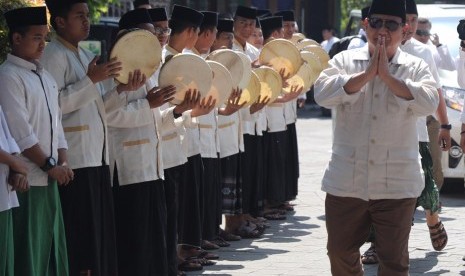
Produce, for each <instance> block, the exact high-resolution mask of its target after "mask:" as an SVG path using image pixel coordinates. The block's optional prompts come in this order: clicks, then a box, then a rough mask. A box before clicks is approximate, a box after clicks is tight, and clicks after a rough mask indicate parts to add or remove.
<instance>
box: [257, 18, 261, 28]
mask: <svg viewBox="0 0 465 276" xmlns="http://www.w3.org/2000/svg"><path fill="white" fill-rule="evenodd" d="M261 27H262V25H260V19H259V18H258V17H257V18H256V19H255V28H261Z"/></svg>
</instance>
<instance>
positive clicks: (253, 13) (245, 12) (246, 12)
mask: <svg viewBox="0 0 465 276" xmlns="http://www.w3.org/2000/svg"><path fill="white" fill-rule="evenodd" d="M234 16H240V17H244V18H247V19H255V18H257V9H255V8H249V7H245V6H237V9H236V14H235V15H234Z"/></svg>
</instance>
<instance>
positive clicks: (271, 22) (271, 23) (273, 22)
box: [260, 16, 283, 33]
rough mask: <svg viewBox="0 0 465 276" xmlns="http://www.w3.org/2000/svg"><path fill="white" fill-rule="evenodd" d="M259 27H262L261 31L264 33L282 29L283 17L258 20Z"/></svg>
mask: <svg viewBox="0 0 465 276" xmlns="http://www.w3.org/2000/svg"><path fill="white" fill-rule="evenodd" d="M260 25H261V26H262V31H263V32H264V33H265V32H267V31H274V30H276V29H280V28H282V27H283V17H282V16H270V17H267V18H263V19H260Z"/></svg>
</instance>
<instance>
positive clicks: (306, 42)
mask: <svg viewBox="0 0 465 276" xmlns="http://www.w3.org/2000/svg"><path fill="white" fill-rule="evenodd" d="M310 45H315V46H320V43H318V42H316V41H315V40H313V39H309V38H306V39H302V40H300V41H299V42H298V43H297V44H296V45H295V46H296V47H297V49H299V51H300V50H302V49H303V48H305V47H307V46H310Z"/></svg>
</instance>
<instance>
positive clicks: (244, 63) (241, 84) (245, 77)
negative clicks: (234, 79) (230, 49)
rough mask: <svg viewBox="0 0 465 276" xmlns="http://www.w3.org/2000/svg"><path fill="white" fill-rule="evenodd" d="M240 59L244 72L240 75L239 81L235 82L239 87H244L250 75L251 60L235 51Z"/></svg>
mask: <svg viewBox="0 0 465 276" xmlns="http://www.w3.org/2000/svg"><path fill="white" fill-rule="evenodd" d="M235 53H236V54H237V55H238V56H239V57H240V58H241V61H242V66H243V68H244V74H243V75H242V78H241V81H239V83H238V84H237V86H238V87H239V88H240V89H244V88H246V87H247V86H248V85H249V81H250V78H251V76H252V61H251V60H250V58H249V57H248V56H247V55H246V54H244V53H241V52H237V51H236V52H235Z"/></svg>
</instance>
